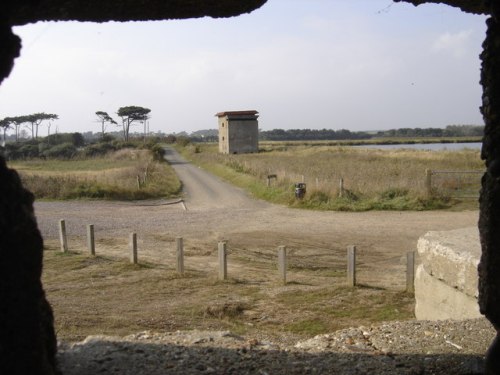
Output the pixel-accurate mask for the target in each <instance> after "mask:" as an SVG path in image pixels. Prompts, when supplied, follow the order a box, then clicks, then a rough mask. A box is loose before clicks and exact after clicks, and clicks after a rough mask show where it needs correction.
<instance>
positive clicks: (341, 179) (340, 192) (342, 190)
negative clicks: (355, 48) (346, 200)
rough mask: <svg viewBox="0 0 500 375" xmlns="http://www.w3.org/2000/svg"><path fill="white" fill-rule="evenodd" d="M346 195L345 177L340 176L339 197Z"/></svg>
mask: <svg viewBox="0 0 500 375" xmlns="http://www.w3.org/2000/svg"><path fill="white" fill-rule="evenodd" d="M343 196H344V179H343V178H342V177H340V181H339V198H342V197H343Z"/></svg>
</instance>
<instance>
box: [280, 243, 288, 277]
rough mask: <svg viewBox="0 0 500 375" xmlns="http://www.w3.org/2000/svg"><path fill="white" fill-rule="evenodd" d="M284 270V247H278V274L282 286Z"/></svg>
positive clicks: (285, 262)
mask: <svg viewBox="0 0 500 375" xmlns="http://www.w3.org/2000/svg"><path fill="white" fill-rule="evenodd" d="M286 269H287V260H286V246H280V247H278V272H279V274H280V277H281V280H282V281H283V284H284V285H286Z"/></svg>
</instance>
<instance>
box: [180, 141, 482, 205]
mask: <svg viewBox="0 0 500 375" xmlns="http://www.w3.org/2000/svg"><path fill="white" fill-rule="evenodd" d="M181 152H183V154H184V156H186V157H187V158H189V159H190V160H192V161H193V162H194V163H196V164H198V165H200V166H202V167H203V168H206V169H208V170H210V171H211V172H213V173H215V174H217V175H219V176H221V177H223V178H224V179H226V180H229V181H230V182H232V183H234V184H236V185H238V186H240V187H243V188H245V189H247V190H249V191H250V192H251V193H252V194H253V195H254V196H256V197H257V198H260V199H265V200H268V201H271V202H274V203H279V204H287V205H290V206H293V207H301V208H312V209H323V210H342V211H363V210H427V209H439V208H447V207H451V206H453V205H454V204H456V203H457V201H456V200H454V199H453V198H452V197H451V196H450V195H448V194H447V193H446V192H442V191H441V192H435V194H432V195H431V196H429V195H428V194H427V190H426V185H425V181H426V180H425V171H426V169H430V170H454V171H469V170H476V171H477V170H483V169H484V166H483V163H482V161H481V160H480V157H479V151H477V150H471V149H464V150H461V151H423V150H409V149H399V150H376V149H359V148H351V147H347V146H310V145H301V144H299V145H296V144H294V145H291V144H290V143H278V142H274V143H265V144H264V145H263V149H262V151H261V152H260V153H258V154H242V155H222V154H219V153H217V147H216V146H215V145H206V144H204V145H196V146H195V145H189V146H187V147H185V148H183V149H181ZM270 174H275V175H276V176H277V178H276V179H275V180H274V179H273V180H272V181H271V186H270V187H268V186H267V176H268V175H270ZM341 179H342V180H343V187H344V189H343V190H342V191H341V189H340V180H341ZM301 181H305V182H306V183H307V194H306V196H305V198H304V199H303V200H297V199H295V197H294V189H293V188H294V183H296V182H301ZM477 184H478V189H479V178H477ZM473 204H474V203H473Z"/></svg>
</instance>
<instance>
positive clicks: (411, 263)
mask: <svg viewBox="0 0 500 375" xmlns="http://www.w3.org/2000/svg"><path fill="white" fill-rule="evenodd" d="M406 291H407V292H408V293H413V292H415V252H414V251H409V252H408V253H407V254H406Z"/></svg>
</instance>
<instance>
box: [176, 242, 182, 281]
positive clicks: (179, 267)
mask: <svg viewBox="0 0 500 375" xmlns="http://www.w3.org/2000/svg"><path fill="white" fill-rule="evenodd" d="M175 242H176V244H177V253H176V256H177V273H179V274H180V275H184V242H183V239H182V237H177V238H176V239H175Z"/></svg>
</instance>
